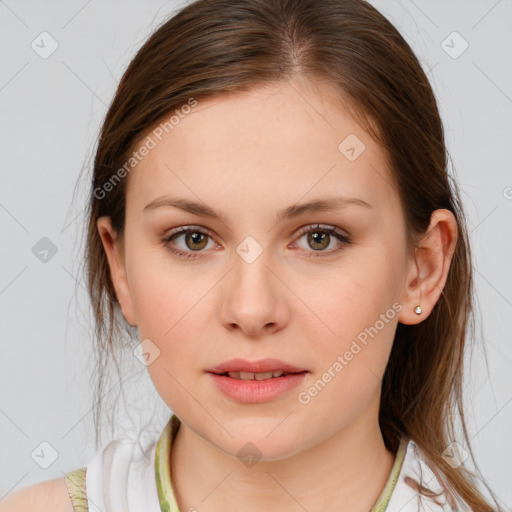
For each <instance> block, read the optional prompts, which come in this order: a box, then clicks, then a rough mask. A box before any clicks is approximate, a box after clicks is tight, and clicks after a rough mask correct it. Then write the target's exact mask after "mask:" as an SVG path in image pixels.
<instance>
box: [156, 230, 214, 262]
mask: <svg viewBox="0 0 512 512" xmlns="http://www.w3.org/2000/svg"><path fill="white" fill-rule="evenodd" d="M182 236H184V237H185V238H184V242H185V247H186V248H189V249H191V251H190V252H189V251H186V250H182V249H175V248H174V247H173V244H171V242H173V241H174V240H175V239H177V238H180V237H182ZM208 238H211V236H210V234H209V232H208V231H204V230H203V229H201V228H199V227H196V226H183V227H181V228H178V229H177V230H175V231H174V232H173V233H171V234H170V235H168V236H166V237H165V238H164V239H163V240H162V243H163V244H164V246H165V247H166V248H167V249H169V251H171V252H172V253H173V254H176V255H178V256H180V257H182V258H186V259H190V258H196V255H195V254H194V252H200V251H201V249H204V248H205V247H206V245H207V240H208Z"/></svg>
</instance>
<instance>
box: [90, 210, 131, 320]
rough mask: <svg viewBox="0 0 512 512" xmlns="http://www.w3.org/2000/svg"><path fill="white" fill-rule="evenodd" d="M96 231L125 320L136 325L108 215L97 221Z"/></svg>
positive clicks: (127, 286) (122, 266) (123, 264)
mask: <svg viewBox="0 0 512 512" xmlns="http://www.w3.org/2000/svg"><path fill="white" fill-rule="evenodd" d="M97 227H98V231H99V234H100V237H101V241H102V242H103V247H104V249H105V252H106V254H107V259H108V264H109V267H110V276H111V278H112V283H113V285H114V289H115V292H116V297H117V300H118V301H119V304H120V305H121V309H122V311H123V315H124V317H125V319H126V321H127V322H128V323H129V324H130V325H133V326H136V325H137V322H136V320H135V314H134V308H133V301H132V298H131V295H130V287H129V285H128V279H127V276H126V269H125V262H124V255H123V254H122V250H121V248H120V247H119V245H118V240H117V233H116V232H115V231H114V230H113V229H112V225H111V221H110V217H108V216H103V217H100V218H99V219H98V221H97Z"/></svg>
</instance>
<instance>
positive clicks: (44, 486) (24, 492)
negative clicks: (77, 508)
mask: <svg viewBox="0 0 512 512" xmlns="http://www.w3.org/2000/svg"><path fill="white" fill-rule="evenodd" d="M27 510H40V511H41V512H46V511H47V512H73V505H72V503H71V499H70V497H69V494H68V488H67V485H66V480H65V478H64V477H62V478H54V479H53V480H46V481H44V482H40V483H37V484H34V485H31V486H29V487H25V488H24V489H20V490H18V491H16V492H14V493H12V494H9V495H8V496H7V497H6V498H4V499H3V500H2V501H0V512H25V511H27Z"/></svg>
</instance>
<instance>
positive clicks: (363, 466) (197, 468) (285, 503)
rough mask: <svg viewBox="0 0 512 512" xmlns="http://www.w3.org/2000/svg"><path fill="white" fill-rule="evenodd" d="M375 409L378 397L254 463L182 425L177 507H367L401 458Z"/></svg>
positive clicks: (211, 511) (176, 450) (363, 511)
mask: <svg viewBox="0 0 512 512" xmlns="http://www.w3.org/2000/svg"><path fill="white" fill-rule="evenodd" d="M376 413H378V402H377V404H376V407H375V404H373V405H372V404H370V406H369V407H368V408H367V410H365V411H364V412H363V414H362V415H360V416H359V417H358V418H357V419H356V420H355V421H353V422H352V423H350V424H348V425H346V426H344V427H343V428H341V429H339V430H338V431H335V432H333V433H332V435H328V436H327V437H325V438H324V439H321V441H320V442H316V444H315V443H313V444H312V445H310V446H308V447H306V448H305V449H303V450H301V451H299V452H297V453H295V454H293V455H291V456H289V457H286V458H282V459H279V460H263V459H264V457H263V458H262V459H261V460H258V461H257V462H256V463H255V464H253V465H246V464H244V463H242V462H241V461H240V460H239V459H238V458H237V457H236V454H235V455H231V454H228V453H226V452H225V451H223V450H221V449H220V448H219V447H218V446H216V445H215V444H212V443H211V442H210V441H208V440H206V439H205V438H204V437H202V436H200V435H198V434H197V433H196V432H194V431H193V430H191V429H190V428H188V427H187V426H186V425H185V424H184V423H182V424H181V426H180V428H179V430H178V433H177V434H176V438H175V440H174V443H173V448H172V450H171V461H170V465H171V480H172V485H173V488H174V493H175V497H176V501H177V503H178V506H179V508H180V510H183V511H188V510H196V509H197V510H200V511H201V512H217V511H219V512H220V511H225V510H244V511H247V512H253V511H255V512H256V511H258V512H261V510H268V511H272V510H279V511H285V512H286V511H290V512H291V511H294V512H295V511H297V510H299V509H300V508H301V507H302V508H303V509H304V510H323V511H326V512H329V511H331V510H332V511H339V510H340V504H343V510H350V511H351V512H368V511H369V510H370V509H371V508H372V507H373V505H374V504H375V502H376V501H377V499H378V497H379V495H380V493H381V491H382V489H383V488H384V486H385V484H386V482H387V480H388V477H389V475H390V472H391V469H392V466H393V463H394V460H395V454H394V453H392V452H390V451H389V450H387V448H386V446H385V444H384V439H383V438H382V433H381V431H380V428H379V425H378V420H377V415H376ZM369 419H373V420H374V421H372V422H369ZM369 425H371V426H369ZM316 440H317V438H315V441H316Z"/></svg>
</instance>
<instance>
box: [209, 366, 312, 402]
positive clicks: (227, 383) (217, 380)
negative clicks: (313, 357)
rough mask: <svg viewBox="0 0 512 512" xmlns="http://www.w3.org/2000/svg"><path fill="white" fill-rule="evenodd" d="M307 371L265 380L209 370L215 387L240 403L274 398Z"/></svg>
mask: <svg viewBox="0 0 512 512" xmlns="http://www.w3.org/2000/svg"><path fill="white" fill-rule="evenodd" d="M308 373H309V372H308V371H307V370H306V371H303V372H300V373H290V374H289V375H283V376H282V377H275V378H271V379H265V380H241V379H235V378H232V377H229V376H228V375H218V374H216V373H211V372H209V373H208V375H209V376H210V378H211V379H212V380H213V382H214V384H215V385H216V386H217V388H218V389H219V390H220V391H222V392H223V393H224V394H225V395H227V396H229V397H230V398H232V399H234V400H236V401H237V402H241V403H246V404H247V403H261V402H267V401H269V400H272V399H273V398H276V397H277V396H278V395H281V394H282V393H285V392H286V391H289V390H291V389H293V388H294V387H296V386H298V385H299V384H300V383H301V382H302V381H303V379H304V378H305V376H306V375H307V374H308Z"/></svg>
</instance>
